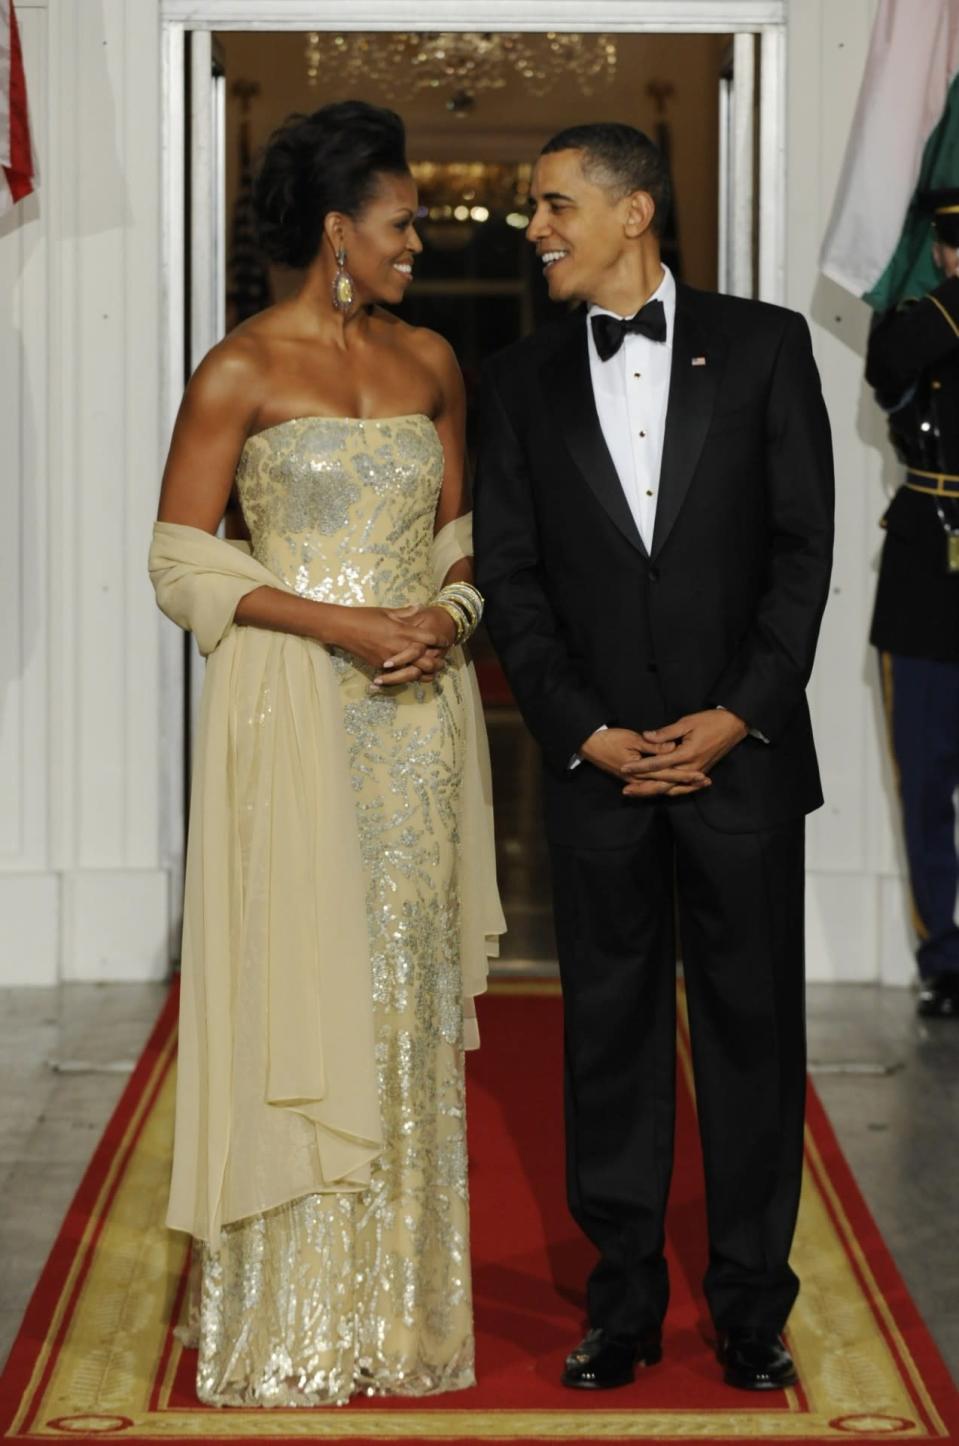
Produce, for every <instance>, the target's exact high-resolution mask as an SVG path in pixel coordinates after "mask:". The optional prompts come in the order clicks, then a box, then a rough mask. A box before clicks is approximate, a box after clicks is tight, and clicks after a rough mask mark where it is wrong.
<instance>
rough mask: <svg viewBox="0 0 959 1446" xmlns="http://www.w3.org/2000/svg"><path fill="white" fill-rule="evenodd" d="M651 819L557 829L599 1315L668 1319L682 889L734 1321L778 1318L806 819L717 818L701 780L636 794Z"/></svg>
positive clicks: (572, 1157) (714, 1218)
mask: <svg viewBox="0 0 959 1446" xmlns="http://www.w3.org/2000/svg"><path fill="white" fill-rule="evenodd" d="M635 804H636V808H637V814H638V817H640V818H641V819H642V827H641V830H640V837H639V839H638V840H637V841H636V842H634V843H631V844H630V845H629V846H626V847H614V848H609V849H600V848H589V849H581V848H577V847H563V846H559V845H556V844H553V845H552V848H551V857H552V867H553V886H554V898H555V909H556V924H557V939H558V947H559V961H560V972H561V975H562V984H563V994H564V1000H565V1058H566V1140H567V1184H568V1193H569V1204H570V1209H571V1212H572V1214H573V1217H574V1219H575V1220H576V1222H577V1223H578V1224H579V1226H580V1228H581V1229H582V1230H583V1231H584V1232H585V1234H586V1235H587V1236H588V1237H589V1239H590V1240H591V1241H592V1242H593V1244H594V1245H595V1246H596V1248H597V1250H598V1251H599V1260H598V1262H597V1264H596V1266H595V1269H594V1270H593V1272H592V1275H591V1276H590V1280H589V1286H588V1304H589V1320H590V1324H591V1325H592V1326H600V1327H602V1328H604V1329H605V1330H606V1331H607V1332H608V1333H609V1334H610V1335H612V1336H616V1337H622V1338H626V1339H630V1338H634V1337H636V1336H638V1335H640V1334H641V1333H642V1332H644V1331H646V1330H648V1329H650V1328H654V1327H656V1326H658V1325H659V1324H660V1323H661V1322H662V1319H663V1316H664V1315H665V1312H666V1304H667V1299H668V1294H669V1284H668V1275H667V1267H666V1261H665V1259H664V1254H663V1246H664V1217H665V1210H666V1199H667V1194H668V1191H669V1181H670V1175H671V1171H672V1161H673V1131H674V1099H675V1073H676V1070H675V1024H676V1021H675V959H676V951H675V941H674V937H673V934H674V923H673V921H674V917H675V914H674V909H675V903H674V891H676V890H678V906H679V907H678V916H679V925H680V932H681V941H682V958H683V966H684V974H685V981H686V998H687V1003H688V1010H689V1024H690V1035H691V1041H692V1053H693V1066H694V1073H695V1080H696V1102H697V1109H698V1115H699V1128H700V1137H701V1140H702V1149H703V1163H704V1169H705V1178H706V1204H707V1216H708V1225H709V1266H708V1269H707V1271H706V1277H705V1282H704V1284H705V1291H706V1296H707V1300H708V1303H709V1308H710V1313H711V1315H712V1318H713V1321H714V1323H715V1325H716V1326H717V1328H718V1329H720V1330H723V1329H729V1328H734V1327H752V1328H761V1329H768V1330H772V1331H778V1330H780V1329H781V1328H782V1326H783V1324H784V1323H785V1320H786V1317H787V1316H788V1314H789V1310H790V1308H791V1306H792V1304H793V1301H794V1300H795V1297H796V1294H797V1291H798V1281H797V1279H796V1276H795V1275H794V1273H793V1271H792V1270H791V1269H790V1267H789V1263H788V1256H789V1249H790V1244H791V1241H792V1236H793V1230H794V1227H795V1221H796V1214H797V1210H798V1205H799V1192H800V1185H801V1180H802V1160H803V1105H804V1095H805V1067H806V1059H805V1027H804V980H803V869H804V859H803V854H804V822H803V820H802V819H799V820H797V821H795V822H791V823H787V824H784V825H781V826H779V827H777V828H773V829H768V830H763V831H761V832H754V833H736V834H730V833H721V832H719V831H718V830H715V829H713V828H711V827H710V826H709V825H708V824H706V823H704V821H703V819H702V817H701V815H700V813H699V810H698V809H697V807H696V804H695V802H694V801H693V799H692V798H691V797H687V798H680V799H669V800H666V799H663V800H655V801H654V800H649V801H646V800H636V801H635Z"/></svg>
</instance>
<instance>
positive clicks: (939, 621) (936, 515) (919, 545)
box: [866, 187, 959, 1017]
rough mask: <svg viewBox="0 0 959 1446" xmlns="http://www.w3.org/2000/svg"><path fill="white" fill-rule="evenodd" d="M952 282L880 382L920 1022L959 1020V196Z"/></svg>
mask: <svg viewBox="0 0 959 1446" xmlns="http://www.w3.org/2000/svg"><path fill="white" fill-rule="evenodd" d="M922 203H923V204H924V207H925V209H927V210H928V212H929V214H930V217H931V222H932V247H933V257H934V260H935V263H936V267H937V269H938V270H939V271H940V272H941V274H942V277H943V279H942V281H941V282H940V283H939V284H938V285H937V286H936V287H935V289H934V290H932V291H929V292H928V293H927V294H926V295H925V296H923V297H919V298H911V299H909V300H907V301H904V302H902V303H901V304H900V305H899V306H897V307H895V308H893V309H892V310H890V311H888V312H886V313H885V314H884V315H882V316H880V317H879V318H878V320H877V321H876V322H875V324H874V326H873V330H872V334H871V336H870V339H869V350H868V356H867V362H866V379H867V381H868V382H869V385H870V386H871V387H872V388H873V390H874V391H875V394H876V399H877V401H878V402H879V405H880V406H881V407H882V408H883V410H884V411H885V412H886V414H887V416H888V419H889V435H890V438H891V441H892V444H893V446H894V447H895V449H896V453H897V455H898V457H899V460H900V461H901V462H902V463H903V465H904V466H905V468H906V475H905V478H904V480H903V483H902V485H901V486H900V488H899V490H898V491H897V492H896V495H895V497H894V498H893V500H892V503H891V505H890V507H889V509H888V510H887V512H886V514H885V516H884V518H883V519H882V526H883V527H884V528H885V532H886V536H885V541H884V543H883V549H882V562H881V565H880V569H879V584H878V588H877V592H876V604H875V611H874V614H873V621H872V631H871V635H870V640H871V642H872V643H873V644H874V646H875V647H876V648H878V649H879V654H880V662H881V668H882V683H883V696H884V700H885V706H886V715H887V718H888V722H889V734H890V743H891V747H892V751H893V756H894V761H895V768H896V773H897V776H898V782H899V789H900V794H901V798H902V815H903V827H904V832H905V844H906V854H907V857H908V863H909V877H910V883H911V887H912V896H913V914H914V923H915V929H916V934H917V938H918V946H917V951H916V957H917V961H918V965H919V980H920V992H919V1003H918V1011H919V1014H920V1015H923V1016H926V1017H929V1016H945V1015H948V1016H952V1017H957V1016H959V926H957V924H956V894H957V886H959V857H957V850H956V817H955V795H956V790H957V788H959V187H956V188H953V189H948V190H937V191H933V192H928V193H926V195H925V196H924V197H923V198H922Z"/></svg>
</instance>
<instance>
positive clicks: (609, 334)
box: [590, 301, 666, 361]
mask: <svg viewBox="0 0 959 1446" xmlns="http://www.w3.org/2000/svg"><path fill="white" fill-rule="evenodd" d="M590 321H591V322H592V326H593V340H594V341H595V343H596V350H597V351H598V352H599V357H600V361H609V359H610V357H611V356H615V355H616V353H617V352H618V351H619V349H620V347H621V346H622V344H623V337H624V336H625V335H626V333H627V332H628V331H638V332H641V333H642V335H643V336H648V337H649V339H650V341H665V340H666V309H665V307H664V306H663V303H662V302H661V301H647V303H646V305H645V306H644V307H643V308H642V309H641V310H640V311H637V313H636V315H635V316H630V317H628V318H627V319H626V320H623V319H622V318H621V317H618V316H610V315H609V314H608V312H605V311H600V312H597V314H596V315H595V316H592V317H590Z"/></svg>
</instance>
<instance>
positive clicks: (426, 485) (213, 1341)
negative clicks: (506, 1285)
mask: <svg viewBox="0 0 959 1446" xmlns="http://www.w3.org/2000/svg"><path fill="white" fill-rule="evenodd" d="M442 477H443V452H442V447H441V445H440V442H439V438H438V437H437V434H436V431H435V429H434V427H433V425H432V423H431V422H430V421H429V419H428V418H426V417H425V416H415V415H414V416H406V417H398V418H392V419H390V420H388V421H358V420H339V419H333V418H309V417H307V418H303V419H298V420H293V421H289V422H285V423H281V424H280V425H278V426H275V427H271V428H269V429H267V430H266V431H264V432H261V433H259V434H257V435H255V436H253V437H251V438H250V439H249V440H248V441H247V443H246V445H245V447H244V449H243V453H242V456H241V459H240V463H239V467H238V471H237V476H236V482H237V488H238V492H239V497H240V501H241V505H242V508H243V513H244V516H245V518H246V522H247V526H248V528H249V531H250V536H251V540H252V551H253V555H254V557H255V558H256V559H257V560H258V561H259V562H261V563H263V564H264V565H265V566H266V567H267V568H269V570H270V571H271V572H272V573H274V574H275V575H276V576H277V577H279V578H281V579H282V580H283V581H284V582H286V583H287V585H288V586H291V587H293V588H295V590H296V591H297V592H298V593H300V594H302V595H303V596H305V597H310V598H315V599H318V600H319V601H322V602H328V603H345V604H353V605H361V604H366V605H373V606H379V607H394V606H400V605H402V604H404V603H410V602H413V603H422V602H426V601H428V599H429V598H430V597H431V596H432V595H433V594H434V592H435V588H434V583H433V579H432V575H431V567H430V549H431V544H432V539H433V530H434V518H435V514H436V505H437V499H438V495H439V490H440V486H441V482H442ZM333 658H334V666H335V669H336V674H337V678H338V683H339V694H340V699H341V702H342V707H343V718H344V723H345V727H346V733H347V737H348V741H349V750H350V758H349V767H350V773H351V783H352V789H353V798H354V802H355V807H356V818H357V823H358V830H359V837H360V847H361V853H362V860H363V868H364V871H365V883H366V899H367V919H368V926H369V940H370V951H371V959H372V979H373V996H374V999H373V1005H374V1025H375V1035H376V1045H375V1047H376V1071H377V1080H378V1088H379V1099H380V1107H381V1117H382V1126H383V1135H384V1138H385V1149H384V1151H383V1153H382V1154H381V1155H380V1157H379V1158H378V1159H377V1160H376V1161H375V1162H374V1165H373V1171H372V1180H371V1183H370V1185H369V1187H368V1188H367V1189H364V1190H362V1191H361V1192H354V1193H349V1192H345V1193H335V1192H334V1193H330V1194H314V1195H307V1196H305V1197H303V1198H300V1199H298V1200H295V1201H293V1202H292V1203H290V1204H286V1205H283V1206H281V1207H279V1208H277V1209H274V1210H271V1211H269V1212H267V1213H265V1214H261V1215H255V1216H253V1217H251V1218H248V1219H245V1220H241V1221H239V1222H237V1223H234V1224H231V1225H228V1226H227V1227H226V1228H225V1230H224V1232H223V1235H222V1240H221V1248H220V1249H219V1250H218V1251H217V1252H216V1253H215V1254H213V1253H211V1252H209V1251H207V1250H206V1249H205V1248H201V1247H199V1246H198V1249H200V1250H201V1264H202V1288H201V1294H200V1310H199V1321H198V1327H199V1330H198V1335H199V1366H198V1378H197V1379H198V1389H199V1393H200V1396H201V1398H202V1399H203V1400H205V1401H208V1402H211V1403H215V1404H220V1405H263V1406H292V1405H302V1406H315V1405H324V1404H332V1403H342V1402H344V1401H346V1400H347V1399H348V1398H349V1397H350V1396H351V1395H352V1394H354V1393H355V1392H357V1391H361V1392H362V1391H366V1392H368V1393H369V1394H387V1395H410V1396H416V1395H428V1394H432V1393H435V1392H441V1391H451V1390H457V1389H459V1388H462V1387H465V1386H469V1385H471V1384H473V1380H474V1376H473V1335H472V1309H471V1293H470V1278H469V1253H468V1252H469V1245H468V1205H467V1177H466V1141H465V1116H464V1079H463V1051H462V997H461V978H460V968H459V958H458V950H459V916H458V910H459V889H458V880H457V865H456V859H457V849H456V845H457V836H456V831H457V821H458V800H459V790H460V786H461V778H462V769H463V748H464V731H463V730H464V724H463V697H462V692H461V690H462V687H463V684H462V680H461V679H460V678H459V677H458V676H457V673H456V671H455V670H452V669H451V670H448V671H447V672H445V673H444V674H443V675H442V676H441V678H440V679H439V680H438V681H437V682H436V683H433V684H429V685H416V686H412V685H411V686H407V687H400V688H398V689H396V690H395V691H387V692H384V693H373V692H371V689H370V680H371V678H372V676H373V670H372V669H371V668H369V667H367V666H366V665H365V664H363V663H361V662H360V661H359V660H357V659H356V658H354V657H351V656H348V655H345V654H338V653H335V652H334V655H333ZM256 728H257V723H256V718H255V717H254V718H251V719H250V720H249V732H250V746H251V747H255V744H256ZM241 805H242V800H241ZM240 812H241V816H242V806H241V809H240ZM275 826H276V827H282V820H277V821H276V823H275ZM240 842H241V848H242V842H243V841H242V823H241V840H240Z"/></svg>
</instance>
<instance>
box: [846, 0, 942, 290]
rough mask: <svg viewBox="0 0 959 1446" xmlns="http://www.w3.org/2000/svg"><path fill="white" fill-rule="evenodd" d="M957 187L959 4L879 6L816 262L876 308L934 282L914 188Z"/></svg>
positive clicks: (892, 0) (897, 1)
mask: <svg viewBox="0 0 959 1446" xmlns="http://www.w3.org/2000/svg"><path fill="white" fill-rule="evenodd" d="M941 186H959V0H880V4H879V10H878V13H877V15H876V20H875V25H874V26H873V32H872V40H871V42H870V46H869V57H868V59H867V61H866V73H865V75H864V76H863V82H862V89H861V90H860V92H859V101H858V104H857V106H856V114H855V116H854V118H853V123H852V130H851V132H850V135H849V141H848V144H847V146H846V156H845V160H844V161H843V166H842V172H841V174H840V177H839V186H838V189H837V191H836V199H835V201H834V202H833V209H832V216H831V218H830V221H829V226H828V229H827V231H826V239H825V241H824V242H823V248H822V255H821V257H820V266H821V268H822V270H823V271H824V272H825V273H826V275H827V276H828V277H830V278H831V279H832V280H833V281H838V283H839V284H840V286H844V287H845V288H846V290H847V291H851V292H852V293H853V294H854V295H855V296H861V297H862V298H863V300H864V301H867V302H868V303H869V305H870V306H871V307H873V308H874V309H875V310H876V311H885V310H886V309H887V307H890V306H895V305H896V304H897V302H899V301H901V300H902V298H903V297H905V296H921V295H923V294H924V293H925V292H927V291H929V290H931V289H932V287H933V286H935V285H936V283H937V281H939V280H941V277H939V275H938V273H937V272H936V269H935V267H934V266H933V263H932V257H931V254H930V250H931V234H930V225H929V223H930V217H929V216H928V215H927V214H924V213H923V211H922V210H921V208H920V207H919V206H918V205H917V197H918V196H919V195H920V194H921V192H923V191H926V190H932V189H935V188H938V187H941Z"/></svg>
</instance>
